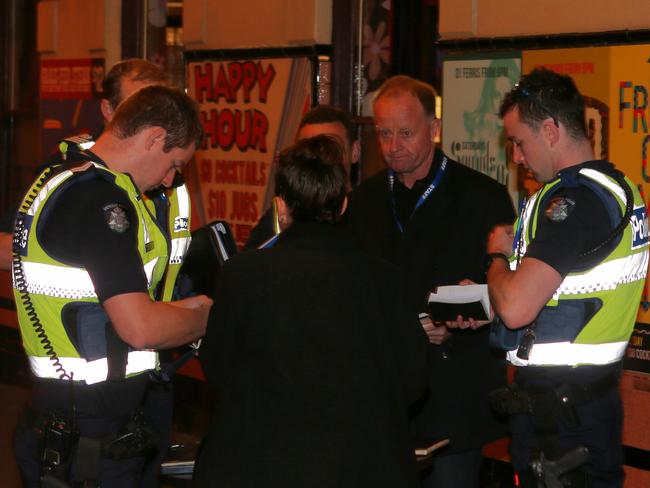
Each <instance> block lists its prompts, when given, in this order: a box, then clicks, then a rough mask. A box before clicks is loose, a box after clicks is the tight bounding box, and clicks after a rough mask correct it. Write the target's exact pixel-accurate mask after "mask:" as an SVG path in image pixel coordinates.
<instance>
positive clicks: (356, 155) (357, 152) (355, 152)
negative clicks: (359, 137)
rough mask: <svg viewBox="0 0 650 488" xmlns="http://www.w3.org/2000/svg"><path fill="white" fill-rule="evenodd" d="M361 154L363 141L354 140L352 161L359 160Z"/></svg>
mask: <svg viewBox="0 0 650 488" xmlns="http://www.w3.org/2000/svg"><path fill="white" fill-rule="evenodd" d="M360 156H361V143H359V141H354V142H353V143H352V146H351V147H350V162H351V163H352V164H355V163H358V162H359V157H360Z"/></svg>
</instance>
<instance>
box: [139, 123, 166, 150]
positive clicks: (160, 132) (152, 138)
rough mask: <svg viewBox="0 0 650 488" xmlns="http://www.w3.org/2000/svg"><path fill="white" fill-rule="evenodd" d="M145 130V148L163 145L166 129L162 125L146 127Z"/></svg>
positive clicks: (162, 146) (161, 146)
mask: <svg viewBox="0 0 650 488" xmlns="http://www.w3.org/2000/svg"><path fill="white" fill-rule="evenodd" d="M144 130H145V131H146V132H145V147H146V149H147V150H150V149H152V148H155V147H160V148H161V149H162V148H164V146H165V138H166V137H167V131H166V130H165V129H163V128H162V127H158V126H153V127H147V128H146V129H144Z"/></svg>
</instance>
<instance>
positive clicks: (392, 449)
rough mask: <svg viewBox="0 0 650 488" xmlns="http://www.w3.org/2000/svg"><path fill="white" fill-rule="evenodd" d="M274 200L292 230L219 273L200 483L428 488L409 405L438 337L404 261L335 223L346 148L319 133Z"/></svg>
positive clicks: (295, 160) (292, 154)
mask: <svg viewBox="0 0 650 488" xmlns="http://www.w3.org/2000/svg"><path fill="white" fill-rule="evenodd" d="M276 195H277V196H276V198H277V204H278V209H279V212H280V216H281V217H283V218H286V219H288V221H291V225H290V226H289V227H288V228H287V229H286V230H285V231H284V232H282V234H280V236H279V238H278V241H277V243H276V244H275V246H273V247H272V248H270V249H264V250H256V251H251V252H245V253H242V254H239V255H237V256H235V257H233V258H232V259H230V260H229V261H228V262H227V263H226V265H225V266H224V268H223V269H222V270H221V272H220V274H219V277H218V279H217V287H216V291H215V304H214V307H213V311H214V313H212V315H211V317H210V321H209V325H208V331H207V334H206V337H205V339H204V342H203V345H202V346H201V362H202V364H203V368H204V372H205V374H206V377H207V379H208V381H209V382H210V383H211V384H212V385H214V386H215V387H216V388H217V389H218V392H219V403H218V405H217V408H216V412H215V415H214V418H213V419H212V423H211V426H210V429H209V432H208V434H207V436H206V438H205V440H204V443H203V446H202V449H201V452H200V454H199V458H198V460H197V463H196V470H195V481H196V483H197V485H198V486H200V487H209V486H215V487H228V488H233V487H251V488H252V487H255V488H258V487H261V486H264V487H282V488H291V487H305V486H309V487H323V488H325V487H327V488H332V487H337V488H345V487H355V488H356V487H386V488H388V487H391V488H396V487H416V486H418V473H417V467H416V463H415V457H414V454H413V447H412V445H411V442H410V437H409V431H408V419H407V417H408V414H407V409H408V405H409V404H410V403H412V402H413V401H415V400H416V399H417V398H418V397H419V396H420V395H421V394H422V393H423V392H424V388H425V384H426V367H425V362H426V349H427V341H426V337H425V336H424V332H423V331H422V328H421V326H420V325H419V322H418V320H417V315H416V314H414V313H413V314H409V313H408V311H406V310H405V309H404V307H405V305H404V303H405V301H404V300H403V299H402V297H401V294H400V290H402V289H403V286H401V277H400V275H399V274H398V271H397V269H396V268H393V267H392V266H391V265H388V264H386V263H384V262H381V261H378V260H375V259H374V258H369V257H366V256H364V255H363V254H361V253H360V252H359V251H358V250H357V249H356V247H355V246H354V244H353V243H352V241H351V240H350V239H349V237H348V236H347V234H346V231H345V229H343V228H342V227H341V226H339V225H337V224H336V223H337V221H338V220H339V218H340V215H341V213H342V212H343V210H344V209H345V205H346V175H345V170H344V168H343V165H342V164H341V149H340V147H339V145H338V143H337V142H336V141H335V140H334V139H330V138H328V137H326V136H318V137H315V138H312V139H306V140H302V141H299V142H297V143H296V144H295V145H294V146H292V147H290V148H288V149H287V150H285V151H284V152H283V153H282V154H281V155H280V162H279V167H278V171H277V173H276ZM404 317H412V319H411V320H405V319H404Z"/></svg>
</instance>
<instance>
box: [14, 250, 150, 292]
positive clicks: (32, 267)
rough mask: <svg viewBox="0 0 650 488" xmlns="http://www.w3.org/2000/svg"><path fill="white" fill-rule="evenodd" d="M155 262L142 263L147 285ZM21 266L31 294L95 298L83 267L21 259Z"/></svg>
mask: <svg viewBox="0 0 650 488" xmlns="http://www.w3.org/2000/svg"><path fill="white" fill-rule="evenodd" d="M156 262H157V259H154V260H152V261H149V262H148V263H146V264H145V265H144V272H145V275H146V276H147V285H148V286H151V281H152V280H153V270H154V267H155V266H156ZM22 267H23V272H24V273H25V281H26V284H27V291H28V292H29V293H31V294H34V295H48V296H53V297H59V298H72V299H80V298H97V294H96V293H95V286H94V285H93V282H92V280H91V279H90V275H89V274H88V272H87V271H86V270H84V269H81V268H68V267H66V266H57V265H54V264H44V263H33V262H29V261H23V263H22ZM12 278H13V273H12ZM13 284H14V288H16V289H17V288H18V287H17V285H16V281H15V279H14V280H13Z"/></svg>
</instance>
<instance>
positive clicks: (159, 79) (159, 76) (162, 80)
mask: <svg viewBox="0 0 650 488" xmlns="http://www.w3.org/2000/svg"><path fill="white" fill-rule="evenodd" d="M125 78H129V79H131V80H132V81H146V82H150V83H151V84H156V85H167V84H168V83H169V79H168V77H167V74H166V73H165V72H164V71H163V70H161V69H160V68H159V67H158V66H156V65H155V64H153V63H151V62H149V61H147V60H146V59H139V58H132V59H126V60H124V61H121V62H119V63H117V64H116V65H114V66H113V67H112V68H111V69H110V71H109V72H108V74H107V75H106V77H105V78H104V81H103V82H102V90H103V92H104V93H103V95H102V98H105V99H106V100H108V102H109V103H110V104H111V107H112V108H113V109H116V108H117V106H118V105H119V104H120V102H122V98H121V96H122V93H121V87H122V80H124V79H125Z"/></svg>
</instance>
